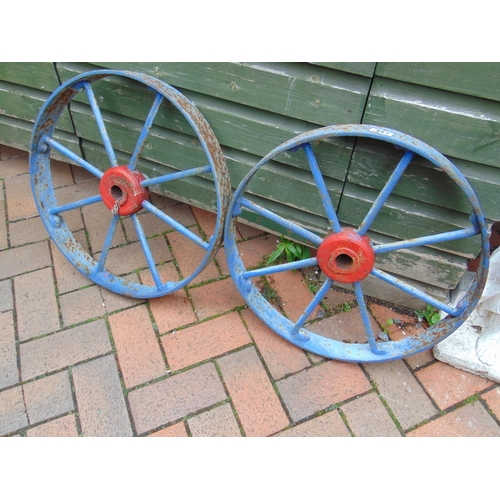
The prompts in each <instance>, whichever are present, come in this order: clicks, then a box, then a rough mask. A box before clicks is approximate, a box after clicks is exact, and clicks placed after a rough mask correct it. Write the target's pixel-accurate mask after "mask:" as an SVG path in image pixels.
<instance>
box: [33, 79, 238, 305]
mask: <svg viewBox="0 0 500 500" xmlns="http://www.w3.org/2000/svg"><path fill="white" fill-rule="evenodd" d="M106 77H122V78H126V79H129V80H133V81H134V82H139V83H140V84H142V86H144V87H145V88H146V89H147V90H148V91H150V92H151V93H152V98H153V99H152V101H153V103H152V105H151V108H150V109H149V112H148V115H147V117H146V119H145V120H144V124H143V125H142V129H141V131H140V134H139V138H138V140H137V142H136V143H135V145H134V147H133V150H132V151H133V152H132V154H131V155H130V159H129V161H128V162H127V163H126V164H123V163H122V164H120V162H119V161H118V159H117V155H116V153H115V150H114V148H113V145H112V142H111V139H110V136H109V134H108V131H107V129H106V124H105V121H104V118H103V115H102V112H101V110H100V108H99V105H98V102H97V99H96V97H95V94H94V91H93V90H92V84H93V83H95V82H97V81H99V80H102V79H104V78H106ZM80 92H82V93H84V94H86V96H87V99H88V101H89V104H90V108H91V111H92V114H93V118H94V119H95V121H96V125H97V127H98V130H99V134H100V138H101V140H102V144H103V146H104V148H105V151H106V154H107V157H108V159H109V168H108V169H107V170H105V171H104V172H103V171H101V170H100V169H99V168H97V167H96V166H95V165H93V164H91V163H90V162H87V161H86V160H84V159H83V158H80V157H79V156H78V155H76V154H74V153H73V152H72V151H70V149H68V148H67V147H65V146H64V145H63V144H62V143H61V142H59V141H57V140H55V139H54V131H55V128H56V125H57V121H58V119H59V118H60V116H61V114H62V113H63V112H64V110H65V109H66V107H67V106H68V104H69V103H70V101H71V100H72V99H73V98H74V97H75V96H76V95H78V94H79V93H80ZM163 102H168V103H170V104H171V105H173V106H174V107H175V108H176V109H177V111H178V112H180V113H181V114H182V115H183V117H184V118H185V120H186V121H187V122H188V124H189V125H190V127H191V128H192V130H193V131H194V133H195V135H196V137H197V139H198V141H199V144H200V145H201V148H202V150H203V153H204V155H205V157H206V163H205V164H203V165H199V166H195V167H193V168H190V169H185V170H178V171H174V173H168V174H165V175H161V174H160V175H157V176H155V177H152V178H148V177H147V176H146V175H144V174H143V173H142V172H141V171H140V170H139V167H140V165H139V160H140V157H141V153H142V151H143V149H144V147H145V145H146V144H147V140H148V136H149V134H150V131H151V128H152V126H153V124H154V120H155V118H156V116H157V114H158V111H159V110H160V107H161V105H162V103H163ZM52 149H53V150H56V151H57V152H58V153H59V154H61V155H62V156H64V157H66V158H68V159H69V160H71V161H72V162H74V163H76V164H78V165H79V166H81V167H83V168H84V169H85V170H86V171H87V172H88V173H89V174H91V175H92V176H94V177H95V178H96V180H98V182H99V190H98V192H97V193H96V194H94V195H92V196H87V197H85V198H83V199H77V200H75V201H71V202H69V203H59V202H58V201H57V197H56V193H55V189H54V185H53V182H52V172H51V150H52ZM30 175H31V185H32V190H33V194H34V198H35V202H36V205H37V208H38V211H39V213H40V216H41V219H42V221H43V223H44V225H45V227H46V228H47V231H48V232H49V234H50V236H51V238H52V239H53V241H54V243H55V244H56V245H57V247H58V248H59V250H61V252H62V253H63V254H64V256H65V257H66V258H67V259H68V260H69V261H70V262H71V263H72V264H73V265H74V266H75V267H76V268H77V269H78V270H79V271H80V272H82V273H83V274H84V275H85V276H87V277H88V278H89V279H91V280H92V281H93V282H95V283H96V284H98V285H101V286H103V287H105V288H107V289H109V290H111V291H113V292H115V293H118V294H121V295H126V296H130V297H135V298H153V297H160V296H163V295H166V294H168V293H172V292H175V291H176V290H179V289H180V288H183V287H184V286H186V285H187V284H189V283H190V282H191V281H192V280H193V279H194V278H195V277H196V276H197V275H198V274H199V273H200V272H201V271H202V270H203V269H204V268H205V267H206V266H207V265H208V264H209V263H210V261H211V260H212V259H213V257H214V256H215V254H216V253H217V250H218V249H219V247H220V245H221V243H222V238H223V229H224V224H223V223H224V220H225V217H226V213H227V209H228V205H229V201H230V195H231V188H230V183H229V174H228V171H227V168H226V164H225V160H224V155H223V153H222V150H221V148H220V145H219V143H218V141H217V139H216V137H215V134H214V133H213V131H212V129H211V128H210V126H209V125H208V123H207V122H206V120H205V118H204V117H203V116H202V115H201V113H200V112H199V111H198V110H197V108H196V107H195V106H194V104H192V103H191V102H190V101H189V100H188V99H187V98H186V97H185V96H183V95H182V94H181V93H180V92H179V91H177V90H176V89H174V88H173V87H171V86H169V85H167V84H166V83H164V82H162V81H160V80H158V79H156V78H152V77H150V76H147V75H142V74H139V73H133V72H129V71H111V70H97V71H91V72H88V73H83V74H81V75H79V76H77V77H75V78H73V79H71V80H69V81H68V82H66V83H65V84H64V85H62V86H61V87H59V88H58V89H57V90H56V91H55V92H54V93H53V94H52V95H51V96H50V97H49V99H48V100H47V102H46V103H45V104H44V106H43V107H42V109H41V111H40V113H39V115H38V117H37V120H36V122H35V125H34V129H33V135H32V140H31V147H30ZM199 176H205V178H206V177H207V176H208V177H210V176H211V178H212V179H213V182H214V185H215V203H214V205H215V206H216V214H217V217H216V222H215V229H214V231H213V234H212V235H211V236H210V235H208V236H209V237H207V239H208V241H205V240H204V239H203V238H202V237H201V236H200V235H199V234H197V232H196V231H193V230H191V229H189V228H188V227H186V226H185V225H184V224H182V223H180V222H178V221H177V220H176V219H175V218H174V217H172V216H170V215H169V214H168V213H167V212H166V211H164V210H162V209H159V208H157V207H155V206H154V205H153V204H152V203H151V202H150V201H149V194H150V193H149V191H150V188H151V186H155V185H159V184H163V185H165V184H166V183H169V182H173V181H177V180H179V179H187V178H191V177H192V178H194V177H199ZM99 204H103V205H104V206H105V207H106V210H109V212H110V217H111V219H110V222H106V224H109V226H108V228H107V233H106V237H105V240H104V243H103V246H102V249H101V251H100V252H99V257H98V258H94V257H93V255H92V254H91V253H89V252H87V251H86V250H85V249H84V248H83V247H82V246H81V245H80V244H79V243H78V242H77V241H76V239H75V237H74V235H73V233H72V231H71V230H70V228H69V227H68V224H67V223H66V221H65V216H66V214H67V213H69V212H70V211H74V210H81V209H86V208H87V207H89V206H92V205H96V206H98V205H99ZM141 211H142V212H141ZM142 213H148V214H152V217H153V218H154V217H156V218H158V219H159V221H157V222H159V223H164V224H165V225H166V226H167V225H168V227H169V228H170V230H171V229H172V228H173V229H174V230H175V231H177V232H178V233H180V234H181V235H182V236H183V237H184V238H186V241H189V242H190V243H194V244H196V246H197V247H199V248H200V249H201V251H202V253H203V256H202V258H201V259H200V263H199V265H198V266H197V267H196V269H195V270H194V271H192V272H190V273H189V275H187V276H179V275H178V276H177V278H174V279H172V277H171V276H169V278H168V279H166V280H163V279H162V278H161V277H160V272H159V270H158V269H157V266H156V264H155V261H154V257H153V252H152V250H151V248H150V242H149V240H148V238H147V237H146V234H145V231H144V228H143V226H142V224H141V222H140V219H139V215H140V214H142ZM123 218H130V219H131V221H132V223H133V227H134V229H135V232H136V235H135V236H134V238H136V239H138V241H139V243H140V246H141V249H142V253H143V256H144V258H145V262H146V263H147V266H145V268H147V269H148V270H149V272H150V273H151V277H152V281H153V284H152V285H149V284H143V283H141V282H140V280H137V281H133V280H130V279H129V278H126V277H124V276H123V275H126V274H127V273H122V272H120V273H114V272H113V271H110V270H108V269H107V259H108V256H109V252H110V250H112V242H113V238H114V237H115V234H116V231H117V227H118V225H119V224H120V220H122V219H123ZM166 229H167V228H166ZM94 253H96V252H94ZM130 271H134V270H133V269H131V270H130Z"/></svg>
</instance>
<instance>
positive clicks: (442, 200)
mask: <svg viewBox="0 0 500 500" xmlns="http://www.w3.org/2000/svg"><path fill="white" fill-rule="evenodd" d="M402 155H403V153H402V151H398V150H396V149H395V148H394V147H392V146H391V145H389V144H386V143H383V142H381V141H371V140H358V142H357V143H356V148H355V150H354V154H353V157H352V162H351V165H350V167H349V175H348V180H349V182H350V183H352V184H358V185H361V186H365V187H369V188H372V189H378V190H381V189H382V188H383V187H384V186H385V184H386V182H387V181H388V179H389V177H390V175H391V174H392V172H393V170H394V168H395V167H396V165H397V164H398V162H399V160H400V159H401V157H402ZM450 160H451V161H452V163H453V164H454V165H455V166H456V167H457V169H458V170H459V171H460V172H461V173H462V174H463V175H464V176H465V177H466V178H467V179H468V180H469V183H470V184H471V186H472V188H473V189H474V190H475V192H476V194H477V196H478V197H479V200H480V202H481V205H482V208H483V210H484V213H485V215H486V217H487V218H489V219H492V220H499V218H500V205H499V204H498V199H499V195H500V182H499V181H500V178H499V173H498V170H497V169H496V168H494V167H489V166H487V165H479V164H475V163H473V162H466V161H463V160H456V159H454V158H450ZM393 192H394V194H397V195H399V196H402V197H404V198H408V199H411V200H418V201H422V202H425V203H428V204H430V205H434V206H438V207H444V208H449V209H451V210H455V211H459V212H463V213H466V214H469V213H470V212H471V210H472V205H471V203H470V201H469V199H468V198H467V196H466V195H465V194H464V193H463V191H462V190H461V189H460V187H459V186H458V184H457V183H456V182H455V181H453V180H452V179H451V177H450V176H449V175H447V174H446V173H444V172H443V171H441V170H438V169H437V168H434V167H433V166H432V165H431V163H430V162H428V161H427V160H424V159H423V158H421V157H415V158H414V159H413V160H412V162H411V164H410V165H409V166H408V168H407V169H406V171H405V174H404V175H403V177H402V178H401V180H400V181H399V182H398V184H397V185H396V187H395V189H394V191H393Z"/></svg>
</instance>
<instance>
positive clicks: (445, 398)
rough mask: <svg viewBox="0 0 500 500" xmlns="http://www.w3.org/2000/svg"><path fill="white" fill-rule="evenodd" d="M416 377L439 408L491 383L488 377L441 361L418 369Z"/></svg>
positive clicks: (481, 389) (450, 404)
mask: <svg viewBox="0 0 500 500" xmlns="http://www.w3.org/2000/svg"><path fill="white" fill-rule="evenodd" d="M417 378H418V380H420V382H421V383H422V384H423V385H424V386H425V388H426V389H427V391H428V392H429V394H430V395H431V397H432V398H433V399H434V401H436V403H437V405H438V406H439V408H440V409H441V410H445V409H446V408H448V407H450V406H452V405H454V404H456V403H459V402H460V401H462V400H464V399H466V398H468V397H470V396H472V395H473V394H475V393H477V392H480V391H483V390H484V389H487V388H488V387H491V386H492V385H493V382H491V381H489V380H488V379H485V378H482V377H479V376H478V375H473V374H472V373H468V372H465V371H463V370H459V369H457V368H454V367H453V366H450V365H447V364H446V363H442V362H441V361H437V362H436V363H434V364H432V365H430V366H428V367H426V368H423V369H422V370H420V371H419V372H418V373H417Z"/></svg>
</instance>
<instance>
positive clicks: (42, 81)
mask: <svg viewBox="0 0 500 500" xmlns="http://www.w3.org/2000/svg"><path fill="white" fill-rule="evenodd" d="M98 68H111V69H124V70H131V71H137V72H141V73H146V74H149V75H152V76H155V77H157V78H159V79H161V80H163V81H165V82H167V83H169V84H170V85H172V86H174V87H176V88H177V89H178V90H180V91H181V92H182V93H183V94H185V95H186V96H187V97H188V98H189V99H190V100H192V101H193V102H194V103H195V104H196V106H197V107H198V109H199V110H200V111H201V112H202V113H203V115H204V116H205V118H206V119H207V121H208V122H209V123H210V126H211V127H212V128H213V130H214V132H215V135H216V136H217V139H218V140H219V142H220V144H221V146H222V148H223V151H224V154H225V157H226V161H227V165H228V168H229V172H230V176H231V183H232V185H233V187H236V186H237V185H238V184H239V182H240V181H241V179H242V178H243V176H244V175H245V173H246V172H247V171H248V170H249V169H250V168H252V167H253V166H254V165H255V164H256V163H257V162H258V161H259V160H260V158H261V157H262V156H264V155H266V154H267V153H268V152H269V151H270V150H272V149H273V148H275V147H276V146H277V145H279V144H281V143H282V142H284V141H286V140H288V139H290V138H292V137H294V136H295V135H297V134H299V133H301V132H304V131H307V130H312V129H315V128H318V127H320V126H325V125H331V124H341V123H367V124H374V125H381V126H387V127H390V128H394V129H397V130H401V131H403V132H406V133H408V134H411V135H413V136H415V137H418V138H419V139H421V140H423V141H425V142H427V143H428V144H430V145H432V146H434V147H435V148H436V149H438V150H439V151H440V152H442V153H443V154H445V155H447V156H448V157H449V158H450V159H451V160H452V162H453V163H454V164H455V165H456V166H457V167H458V168H459V169H460V170H461V171H462V172H463V173H464V175H465V176H466V177H467V178H468V179H469V181H470V183H471V184H472V186H473V187H474V189H475V190H476V192H477V193H478V196H479V199H480V201H481V203H482V205H483V209H484V211H485V213H486V216H487V217H488V218H489V219H490V220H492V221H494V220H500V204H499V203H498V199H499V196H498V195H499V190H500V177H499V173H500V171H499V168H500V154H499V153H500V142H499V138H500V135H499V131H500V90H499V89H500V86H499V85H498V83H499V82H500V64H497V63H54V64H52V63H33V64H26V63H0V143H4V144H8V145H11V146H14V147H17V148H20V149H24V150H28V148H29V140H30V134H31V129H32V125H33V122H34V120H35V118H36V115H37V113H38V110H39V109H40V106H41V105H42V103H43V102H44V101H45V100H46V99H47V97H48V96H49V94H50V92H51V91H53V90H54V89H55V88H57V86H58V85H59V84H60V82H64V81H66V80H68V79H69V78H72V77H73V76H76V75H77V74H79V73H81V72H83V71H88V70H92V69H98ZM132 91H136V89H135V88H134V85H133V84H130V83H124V82H122V81H120V80H119V79H118V80H116V79H115V81H113V82H112V83H111V85H105V86H104V85H103V86H102V87H98V90H97V92H98V95H99V102H100V106H101V108H102V110H103V115H104V118H105V120H106V123H107V126H108V128H109V134H110V136H111V138H112V141H113V145H114V146H115V148H116V149H117V150H118V156H119V158H123V159H124V161H126V159H127V157H128V156H129V155H130V153H131V148H132V147H133V145H134V144H135V140H136V135H137V133H138V130H140V127H141V125H142V121H143V120H144V117H145V113H146V112H147V111H148V110H149V107H150V105H151V103H150V101H149V100H148V98H147V97H146V96H144V99H143V98H142V97H139V98H137V97H136V95H134V96H132ZM93 125H94V123H93V118H92V114H91V113H90V111H89V108H88V106H87V105H86V104H85V102H84V100H80V101H77V102H74V103H73V104H72V106H71V117H70V116H69V115H65V116H63V117H62V119H61V120H60V122H59V127H58V131H57V134H58V140H60V141H61V142H63V143H64V144H65V145H67V146H68V147H70V148H71V149H72V150H74V151H75V152H78V154H82V155H84V156H85V157H86V158H87V159H89V161H91V162H93V163H95V164H97V165H98V166H102V167H103V168H104V167H106V166H107V157H106V155H105V154H104V152H103V148H102V146H101V145H100V137H99V135H98V134H97V130H96V128H95V127H94V126H93ZM80 148H81V149H80ZM80 151H81V152H80ZM200 154H201V151H200V148H199V146H198V145H197V144H196V141H195V140H194V135H193V133H192V131H191V130H190V128H189V126H187V124H183V123H182V121H181V120H180V119H179V116H178V115H177V114H176V113H175V112H173V111H172V110H171V109H165V110H163V111H162V112H160V114H159V116H158V119H157V121H155V127H154V130H153V133H152V134H151V137H150V141H149V144H148V148H146V149H145V150H144V155H143V160H142V164H143V167H144V168H146V170H147V169H150V170H151V171H154V172H164V171H170V169H172V168H173V167H175V168H184V167H188V166H193V165H197V164H198V162H199V160H200ZM397 155H398V153H397V151H395V150H394V149H393V148H392V147H388V146H385V145H383V144H380V143H379V142H378V141H377V142H375V141H368V140H358V141H356V142H354V141H353V140H347V139H346V140H334V141H329V142H328V143H326V144H324V145H323V146H322V150H321V151H320V152H319V153H318V157H319V160H320V165H321V168H322V171H323V173H324V175H325V178H326V183H327V186H328V188H329V190H330V193H331V195H332V199H333V202H334V205H335V206H336V208H337V210H338V213H339V217H340V219H341V221H342V222H343V223H344V224H351V225H356V224H359V222H360V221H361V219H362V217H363V215H364V213H366V211H367V210H368V208H369V206H370V204H371V203H372V202H373V200H374V198H375V196H376V195H377V193H378V190H379V189H380V188H381V187H382V186H383V185H384V183H385V181H386V180H387V178H388V176H389V175H390V172H391V169H392V168H394V166H395V164H397V161H398V156H397ZM251 188H252V193H253V194H254V195H255V196H258V197H259V200H260V201H261V202H262V203H263V204H267V205H268V206H270V207H272V208H273V209H274V210H276V211H277V212H279V213H280V214H281V215H284V216H285V217H287V218H290V219H293V220H297V221H299V222H301V223H302V224H304V225H306V226H308V227H310V228H312V229H315V230H318V231H323V230H325V228H326V221H325V217H324V214H323V213H322V209H321V203H320V202H319V198H318V193H317V189H316V188H315V185H314V183H313V181H312V178H311V176H310V174H309V172H308V168H307V162H306V161H305V158H304V157H303V156H301V154H300V153H299V154H297V155H295V156H291V155H288V156H286V157H283V158H281V157H280V159H279V161H276V162H273V163H272V164H270V165H269V166H268V167H267V168H266V169H265V171H263V173H262V175H259V178H258V179H256V181H255V182H254V183H253V184H252V186H251ZM165 194H169V195H170V196H177V197H178V198H180V199H183V200H185V201H188V202H189V203H192V204H194V205H198V206H202V207H204V208H207V209H212V208H213V186H211V184H210V182H203V180H201V181H200V180H197V181H195V180H190V181H185V182H177V183H176V184H175V185H174V186H173V187H171V186H169V191H168V192H165ZM469 212H470V205H469V203H468V201H467V200H466V199H465V198H464V196H463V195H462V194H461V192H460V191H459V190H458V188H457V186H456V185H455V184H454V183H453V182H451V181H450V179H449V178H448V177H447V176H444V175H442V173H441V172H438V171H436V170H435V169H433V168H430V167H429V165H426V164H425V162H421V163H417V164H412V166H411V168H410V169H409V171H408V172H407V173H406V174H405V176H404V178H403V179H402V181H401V182H400V183H399V184H398V186H397V189H396V190H395V193H394V195H392V196H391V198H390V199H389V202H388V204H387V206H386V207H385V208H384V210H383V211H382V212H381V214H380V217H379V218H378V219H377V221H376V223H375V224H374V225H373V227H372V231H371V233H370V236H371V237H372V238H373V239H374V240H375V241H391V240H392V239H394V238H401V237H404V238H407V237H414V236H418V235H421V234H422V232H426V231H428V230H431V231H433V232H438V231H444V230H449V229H454V228H457V227H463V226H464V225H466V224H467V223H468V222H467V221H468V215H469ZM251 222H253V223H254V224H257V225H259V224H260V223H261V221H259V220H257V219H256V218H255V217H253V218H252V219H251ZM268 228H269V229H271V230H274V231H277V232H279V231H280V229H279V228H276V227H269V226H268ZM476 252H477V245H476V244H475V242H474V241H468V240H467V241H464V240H462V241H459V242H453V243H446V244H441V245H439V246H437V247H435V248H423V249H418V250H412V251H404V252H398V253H393V254H392V256H391V257H390V258H389V257H386V260H385V261H382V264H381V265H382V266H383V267H384V268H385V269H387V270H390V271H392V272H394V273H396V274H398V275H401V276H404V277H407V278H410V279H413V280H419V281H423V282H424V283H425V284H426V285H428V286H429V287H431V288H435V289H436V293H438V289H439V290H446V289H451V288H454V287H455V286H456V284H457V283H458V281H459V279H460V277H461V275H462V274H463V272H464V270H465V262H466V260H467V259H468V258H470V257H473V256H475V253H476ZM429 263H433V264H436V263H439V269H440V271H439V272H438V273H435V272H431V271H430V269H429V268H428V265H429Z"/></svg>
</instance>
